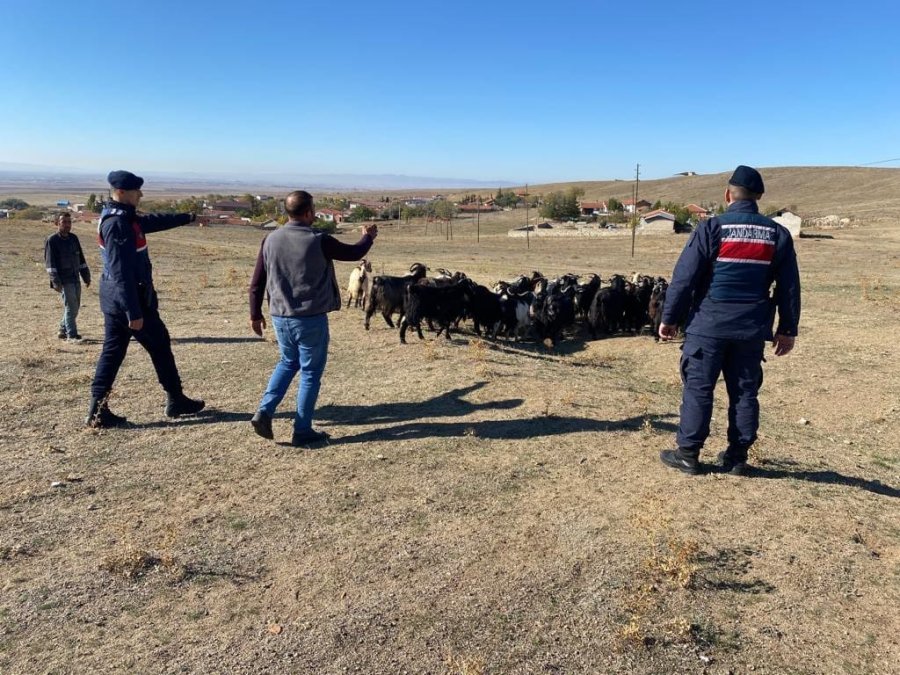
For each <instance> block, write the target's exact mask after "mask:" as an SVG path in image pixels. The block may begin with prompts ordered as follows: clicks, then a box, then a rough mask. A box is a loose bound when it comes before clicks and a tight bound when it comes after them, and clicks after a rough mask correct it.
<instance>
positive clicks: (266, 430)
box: [250, 410, 275, 441]
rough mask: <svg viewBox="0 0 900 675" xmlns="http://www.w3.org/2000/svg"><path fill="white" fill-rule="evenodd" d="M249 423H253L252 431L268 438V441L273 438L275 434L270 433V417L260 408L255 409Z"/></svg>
mask: <svg viewBox="0 0 900 675" xmlns="http://www.w3.org/2000/svg"><path fill="white" fill-rule="evenodd" d="M250 424H252V425H253V431H255V432H256V433H257V434H259V435H260V436H262V437H263V438H268V439H269V440H270V441H271V440H272V439H273V438H275V434H273V433H272V418H271V417H269V416H268V415H267V414H266V413H264V412H263V411H262V410H257V411H256V414H255V415H254V416H253V419H251V420H250Z"/></svg>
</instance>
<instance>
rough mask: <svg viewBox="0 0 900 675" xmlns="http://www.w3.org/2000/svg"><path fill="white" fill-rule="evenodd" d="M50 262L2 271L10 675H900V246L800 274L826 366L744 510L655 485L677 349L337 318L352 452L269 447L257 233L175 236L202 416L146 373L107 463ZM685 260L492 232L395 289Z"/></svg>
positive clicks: (2, 478) (673, 243) (733, 491)
mask: <svg viewBox="0 0 900 675" xmlns="http://www.w3.org/2000/svg"><path fill="white" fill-rule="evenodd" d="M467 228H469V229H467ZM499 229H500V228H498V231H499ZM77 231H78V233H79V234H80V235H81V238H82V243H83V245H84V248H85V251H86V253H87V255H88V257H89V263H90V265H91V267H92V269H93V270H94V271H95V275H96V274H97V272H98V260H97V255H96V251H95V250H94V247H93V246H91V244H90V242H91V239H92V237H91V232H90V228H87V227H85V228H81V229H78V230H77ZM503 233H505V225H504V228H503ZM46 234H47V232H46V228H44V229H42V228H41V227H40V226H38V225H30V224H26V225H22V224H19V223H15V224H14V225H4V226H3V232H2V239H0V263H2V264H0V306H2V308H3V314H4V319H5V322H4V323H5V326H6V329H5V330H4V331H3V333H2V335H0V389H2V398H0V422H2V427H0V588H2V594H0V670H2V671H4V672H17V673H18V672H99V671H112V670H126V669H131V670H135V671H138V672H176V671H178V672H260V673H262V672H267V673H269V672H372V673H394V672H415V673H419V672H431V673H444V672H448V673H501V672H503V673H506V672H551V673H552V672H566V673H571V672H584V673H594V672H636V673H658V672H714V673H727V672H746V671H749V670H753V671H755V672H770V673H783V672H804V673H805V672H809V673H821V672H855V673H864V672H865V673H868V672H872V673H876V672H877V673H886V672H896V664H897V663H898V662H900V648H898V643H897V635H898V634H900V610H898V607H900V527H898V522H900V519H898V516H900V454H898V442H897V438H898V433H900V403H898V401H900V356H898V352H897V350H896V348H895V346H894V341H895V340H894V336H896V335H897V334H898V330H900V319H898V310H900V265H898V258H900V230H898V229H897V228H896V227H893V228H874V227H861V228H858V229H855V230H852V231H840V232H835V233H833V236H834V238H833V239H811V240H806V239H804V240H800V241H799V242H798V250H799V255H800V263H801V270H802V275H803V281H804V293H805V295H804V317H803V322H802V327H801V338H800V341H799V342H798V347H797V349H796V350H795V353H794V354H792V355H791V356H790V357H787V358H785V359H775V358H770V359H769V362H768V363H767V365H766V381H765V385H764V388H763V391H762V394H761V401H762V407H763V416H762V430H761V431H762V433H761V437H760V441H759V443H758V444H757V445H756V446H755V447H754V449H753V455H752V461H753V463H754V464H755V465H756V466H757V470H756V472H755V475H754V476H753V477H751V478H745V479H736V478H733V477H731V476H725V475H721V474H718V473H715V472H711V473H708V474H706V475H703V476H699V477H696V478H690V477H686V476H682V475H680V474H677V473H675V472H672V471H669V470H667V469H665V468H664V467H662V466H661V465H660V464H659V462H658V460H657V453H658V451H659V450H660V449H661V448H663V447H666V446H668V445H669V444H670V443H671V441H672V433H673V430H674V427H675V424H676V423H677V411H678V402H679V398H680V382H679V379H678V371H677V359H678V354H679V352H678V347H677V345H671V344H670V345H660V344H656V343H655V342H654V341H653V340H652V339H650V338H649V337H617V338H614V339H607V340H598V341H585V340H584V339H583V337H582V336H581V335H572V336H570V338H569V339H567V340H566V341H565V342H564V343H563V344H562V345H561V347H560V349H559V351H558V352H556V353H549V352H547V351H546V350H545V349H544V348H543V347H539V346H536V345H527V344H526V345H512V344H506V343H502V342H501V343H496V344H494V343H489V342H482V341H480V340H478V339H477V338H475V337H474V336H472V335H469V334H463V335H459V336H456V337H454V339H453V341H452V343H446V342H445V341H443V339H440V340H437V341H435V340H433V338H432V337H431V336H427V340H426V341H425V342H424V343H420V342H419V341H418V340H417V339H416V338H413V339H412V341H411V343H410V344H409V345H407V346H401V345H400V344H399V340H398V336H397V333H396V332H395V331H392V330H389V329H388V328H387V327H386V326H384V324H383V322H381V320H380V318H379V317H376V318H375V320H374V321H373V327H372V330H371V331H369V332H366V331H365V330H364V329H363V326H362V313H361V312H359V311H358V310H344V311H342V312H340V313H338V314H336V315H332V323H331V326H332V344H331V349H330V355H329V358H330V361H329V365H328V370H327V372H326V378H325V382H324V386H323V389H322V393H321V397H320V401H319V405H320V409H319V415H318V420H319V424H320V426H321V428H323V429H326V430H328V431H329V432H330V433H331V434H332V437H333V440H332V443H331V444H330V445H329V446H328V447H326V448H323V449H320V450H315V451H301V450H297V449H294V448H292V447H290V446H288V445H286V444H285V443H286V441H287V440H289V435H290V411H291V403H292V399H291V400H286V401H285V403H284V404H283V406H282V410H283V414H282V415H280V416H279V417H278V418H277V419H276V421H275V431H276V439H277V442H276V443H271V442H266V441H264V440H262V439H260V438H259V437H257V436H255V435H254V434H253V433H252V431H251V428H250V425H249V419H250V415H251V414H252V412H253V411H254V409H255V407H256V405H257V403H258V400H259V397H260V395H261V393H262V390H263V388H264V386H265V383H266V381H267V378H268V376H269V374H270V372H271V369H272V366H273V365H274V362H275V359H276V354H277V351H276V346H275V345H274V344H273V342H272V341H271V339H267V340H258V339H256V338H254V337H253V336H252V335H251V334H250V332H249V328H248V327H247V311H246V293H245V289H246V285H247V282H248V280H249V276H250V272H251V270H252V266H253V262H254V258H255V254H256V251H257V249H258V245H259V239H260V237H261V234H260V233H259V232H257V231H239V230H227V231H224V230H215V229H212V230H201V229H193V228H191V229H188V228H183V229H180V230H175V231H172V232H168V233H160V234H158V235H151V237H150V247H151V251H152V254H153V260H154V269H155V274H156V278H157V283H158V286H159V290H160V296H161V310H162V315H163V317H164V319H165V320H166V321H167V323H168V325H169V328H170V331H171V333H172V335H173V341H174V349H175V353H176V358H177V359H178V362H179V366H180V368H181V371H182V377H183V379H184V381H185V383H186V384H185V386H186V390H187V392H188V393H189V394H191V395H199V396H202V397H204V398H205V399H206V400H207V402H208V406H209V408H208V410H207V411H205V412H204V413H203V414H201V415H199V416H197V417H195V418H188V419H184V420H180V421H176V422H170V421H167V420H166V419H165V418H164V416H163V403H164V397H163V393H162V391H161V390H160V388H159V386H158V385H157V384H156V382H155V378H154V376H153V372H152V367H151V365H150V362H149V359H148V358H147V356H146V354H145V353H144V352H143V351H142V350H141V349H140V348H139V347H138V346H137V345H136V344H133V345H132V347H131V351H130V353H129V356H128V358H127V360H126V363H125V366H124V367H123V369H122V372H121V374H120V376H119V380H118V382H117V388H116V390H115V392H114V397H113V400H112V406H113V409H114V410H115V411H117V412H120V413H122V414H125V415H127V416H128V418H129V419H130V420H131V421H132V423H133V425H132V426H131V427H130V428H128V429H124V430H113V431H103V432H93V431H86V430H84V429H82V427H81V420H82V417H83V415H84V414H85V412H86V407H87V397H88V391H87V389H88V384H89V382H90V379H91V375H92V372H93V367H94V365H95V363H96V357H97V354H98V353H99V350H100V339H101V336H102V332H101V317H100V314H99V310H98V303H97V297H96V288H95V287H92V288H90V289H87V290H86V291H85V293H84V299H85V308H84V309H83V312H82V315H81V317H80V319H79V327H80V330H81V333H82V334H83V335H84V336H85V337H86V338H87V339H86V340H85V342H84V343H83V344H80V345H72V344H67V343H64V342H60V341H59V340H57V338H56V336H55V332H56V331H55V327H56V322H57V320H58V315H59V314H60V313H61V307H60V306H59V302H58V299H57V297H56V296H55V294H54V293H53V292H52V291H51V290H50V289H49V288H48V287H47V282H46V278H45V273H44V270H43V264H42V261H41V253H42V240H43V237H44V236H46ZM683 243H684V239H683V238H681V237H677V236H673V237H654V238H644V239H641V240H639V242H638V251H637V255H636V257H635V258H634V259H631V258H630V257H628V253H629V249H630V242H627V245H626V243H624V242H621V241H618V240H596V241H594V240H592V241H567V240H561V241H549V240H541V241H539V242H532V246H531V249H528V250H526V249H525V246H524V242H520V241H512V240H509V239H508V238H507V237H505V236H504V234H500V233H498V234H491V233H489V232H488V233H483V237H482V241H481V243H480V244H479V245H477V246H476V244H475V242H474V236H473V232H472V230H471V226H470V225H460V226H458V228H457V229H455V231H454V240H453V241H447V240H446V238H445V237H444V236H441V235H439V234H438V233H436V232H434V231H432V232H430V233H429V234H428V235H427V236H425V235H424V234H423V233H422V232H421V231H420V230H419V229H414V228H407V229H405V230H402V231H399V232H398V231H396V230H394V229H392V228H386V229H385V231H384V232H383V236H382V237H381V238H379V240H378V242H377V246H376V249H375V251H373V253H372V255H371V256H370V258H371V259H372V260H373V262H374V264H375V267H376V270H377V271H382V269H383V270H386V271H388V272H400V271H402V270H404V269H406V268H407V267H408V266H409V263H411V262H413V261H416V260H421V261H423V262H425V263H427V264H429V265H431V266H432V267H447V268H450V269H462V270H464V271H466V272H467V273H469V274H470V276H472V277H474V278H476V279H477V280H478V281H481V282H492V281H494V280H496V279H498V278H504V277H511V276H513V275H515V274H517V273H520V272H525V271H529V270H532V269H540V270H542V271H544V272H545V273H548V274H556V273H561V272H565V271H570V270H573V271H579V272H587V271H597V272H600V273H601V274H603V275H607V274H609V273H612V272H625V273H630V272H633V271H641V272H646V273H649V274H654V275H655V274H662V275H666V276H668V275H669V274H671V269H672V266H673V264H674V261H675V259H676V257H677V254H678V252H679V250H680V248H681V246H682V245H683ZM349 269H350V266H349V265H344V264H342V265H341V266H340V267H339V275H340V277H341V279H342V280H343V279H345V278H346V275H347V273H348V272H349ZM292 396H293V390H292V392H291V394H290V395H289V397H292ZM723 396H724V390H720V392H719V400H718V402H717V408H716V413H715V420H714V422H713V438H712V439H711V441H710V445H709V447H708V449H707V451H706V452H705V454H704V458H705V459H707V460H710V459H712V458H713V457H714V455H715V453H716V452H717V451H718V450H719V449H721V447H722V444H723V442H724V441H723V439H724V430H725V419H726V414H725V413H726V411H725V408H724V405H723ZM801 419H802V420H805V423H801V422H800V420H801ZM892 663H893V664H895V665H894V666H891V665H890V664H892Z"/></svg>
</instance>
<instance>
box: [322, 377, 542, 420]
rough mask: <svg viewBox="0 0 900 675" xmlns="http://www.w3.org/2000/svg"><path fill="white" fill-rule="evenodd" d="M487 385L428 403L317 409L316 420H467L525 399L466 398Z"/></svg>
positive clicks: (467, 388) (443, 395)
mask: <svg viewBox="0 0 900 675" xmlns="http://www.w3.org/2000/svg"><path fill="white" fill-rule="evenodd" d="M485 385H487V382H476V383H475V384H472V385H469V386H468V387H459V388H457V389H451V390H450V391H448V392H445V393H443V394H439V395H437V396H435V397H433V398H429V399H425V400H424V401H397V402H394V403H376V404H374V405H368V406H367V405H335V404H329V405H324V406H322V407H321V408H318V409H316V419H317V420H322V421H327V422H333V423H335V424H344V425H354V424H390V423H393V422H409V421H412V420H420V419H422V418H428V417H464V416H466V415H470V414H472V413H475V412H479V411H482V410H512V409H513V408H518V407H519V406H520V405H522V404H523V403H524V402H525V400H524V399H521V398H510V399H505V400H502V401H488V402H487V403H472V402H470V401H466V400H465V399H463V396H467V395H468V394H471V393H472V392H474V391H478V390H479V389H482V388H483V387H484V386H485Z"/></svg>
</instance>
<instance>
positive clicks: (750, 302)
mask: <svg viewBox="0 0 900 675" xmlns="http://www.w3.org/2000/svg"><path fill="white" fill-rule="evenodd" d="M773 282H774V284H775V288H774V291H773V293H772V295H771V296H770V294H769V289H770V287H771V286H772V284H773ZM776 308H777V309H778V328H777V329H776V331H775V332H776V333H779V334H781V335H790V336H795V335H797V324H798V323H799V321H800V272H799V270H798V269H797V255H796V253H795V251H794V240H793V239H792V238H791V234H790V233H789V232H788V231H787V229H785V228H784V227H783V226H782V225H779V224H778V223H776V222H775V221H773V220H771V219H769V218H766V217H765V216H762V215H760V213H759V210H758V208H757V205H756V202H754V201H737V202H734V203H732V204H731V205H730V206H729V207H728V210H727V211H726V212H725V213H723V214H722V215H720V216H715V217H713V218H710V219H709V220H704V221H702V222H701V223H700V224H699V225H698V226H697V229H696V230H694V232H693V234H692V235H691V238H690V239H689V240H688V243H687V245H686V246H685V247H684V250H683V251H682V252H681V257H680V258H679V259H678V263H677V264H676V265H675V271H674V272H673V273H672V283H671V284H670V285H669V290H668V292H667V293H666V304H665V308H664V310H663V318H662V321H663V323H666V324H670V325H674V324H678V323H681V322H682V321H683V320H684V318H685V317H687V328H686V332H687V333H689V334H693V335H702V336H706V337H713V338H725V339H735V340H751V339H771V338H772V324H773V321H774V313H775V309H776Z"/></svg>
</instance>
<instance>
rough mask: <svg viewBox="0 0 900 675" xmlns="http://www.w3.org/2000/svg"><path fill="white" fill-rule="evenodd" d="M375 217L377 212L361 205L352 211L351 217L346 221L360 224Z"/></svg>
mask: <svg viewBox="0 0 900 675" xmlns="http://www.w3.org/2000/svg"><path fill="white" fill-rule="evenodd" d="M374 217H375V211H373V210H372V209H370V208H369V207H368V206H365V205H363V204H361V205H359V206H357V207H356V208H355V209H353V210H352V211H350V215H349V216H347V217H346V218H345V219H344V220H346V221H348V222H351V223H359V222H361V221H363V220H372V219H373V218H374Z"/></svg>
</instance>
